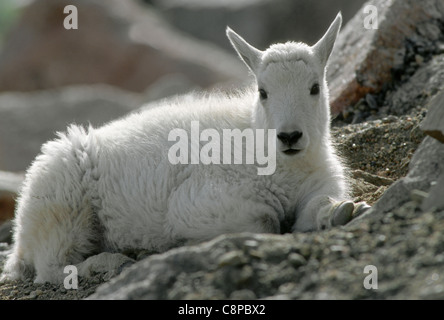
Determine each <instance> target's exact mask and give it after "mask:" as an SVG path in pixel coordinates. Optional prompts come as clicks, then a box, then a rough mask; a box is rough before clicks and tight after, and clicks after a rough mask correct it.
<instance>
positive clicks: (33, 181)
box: [2, 14, 368, 283]
mask: <svg viewBox="0 0 444 320" xmlns="http://www.w3.org/2000/svg"><path fill="white" fill-rule="evenodd" d="M341 22H342V18H341V15H340V14H338V16H337V17H336V19H335V20H334V22H333V23H332V25H331V26H330V28H329V29H328V31H327V32H326V34H325V35H324V36H323V37H322V39H320V40H319V42H317V43H316V44H315V45H314V46H312V47H310V46H308V45H306V44H303V43H295V42H287V43H284V44H275V45H272V46H271V47H270V48H269V49H267V50H266V51H260V50H258V49H256V48H254V47H252V46H251V45H249V44H248V43H247V42H246V41H245V40H244V39H243V38H241V37H240V36H239V35H237V34H236V33H235V32H233V31H232V30H231V29H229V28H227V36H228V38H229V39H230V41H231V43H232V44H233V46H234V48H235V49H236V51H237V52H238V54H239V55H240V57H241V58H242V60H243V61H244V62H245V63H246V64H247V66H248V67H249V69H250V70H251V71H252V72H253V73H254V75H255V78H256V81H255V85H254V89H249V90H247V91H246V92H238V93H236V94H233V95H232V96H229V95H227V94H221V93H218V94H216V93H213V94H207V95H197V94H190V95H186V96H179V97H175V98H171V99H169V100H165V101H163V102H161V103H158V104H157V105H154V106H152V107H151V108H149V109H146V110H144V111H141V112H139V113H134V114H131V115H129V116H127V117H126V118H123V119H120V120H117V121H114V122H111V123H109V124H107V125H105V126H103V127H101V128H97V129H94V128H89V129H88V130H85V129H83V128H80V127H77V126H74V125H72V126H70V127H69V128H68V130H67V133H66V134H59V138H58V139H56V140H53V141H50V142H48V143H46V144H45V145H44V146H43V147H42V153H41V154H40V155H39V156H38V157H37V158H36V159H35V161H34V162H33V164H32V166H31V167H30V168H29V170H28V172H27V175H26V181H25V184H24V186H23V188H22V190H21V194H20V198H19V201H18V206H17V210H16V218H15V227H14V245H13V249H12V252H11V254H10V255H9V257H8V259H7V262H6V264H5V267H4V271H3V276H2V278H3V280H8V279H23V278H27V277H35V282H53V283H57V282H58V283H61V282H63V277H64V276H65V275H64V274H63V268H64V267H65V266H66V265H72V264H78V263H80V262H82V261H83V260H85V258H87V257H88V256H91V255H93V254H97V253H99V252H103V251H112V252H116V251H124V250H131V249H147V250H152V251H154V252H162V251H165V250H168V249H170V248H172V247H175V246H178V245H180V244H183V243H186V242H188V241H191V242H196V241H202V240H207V239H211V238H213V237H215V236H217V235H220V234H223V233H234V232H244V231H246V232H263V233H279V232H284V231H286V230H282V226H284V225H285V224H286V223H287V224H288V223H291V225H293V227H292V230H293V231H309V230H319V229H323V228H328V227H331V226H335V225H341V224H345V223H346V222H348V221H349V220H350V219H351V218H352V216H353V215H354V214H357V213H359V212H362V211H363V210H366V209H367V208H368V206H367V205H365V204H364V203H360V204H356V205H355V204H354V203H353V202H351V201H348V200H347V199H348V198H347V192H348V190H347V181H346V179H345V177H344V172H343V171H344V170H343V167H342V165H341V162H340V161H339V159H338V157H337V156H336V155H335V151H334V149H333V147H332V144H331V141H330V131H329V126H330V111H329V103H328V88H327V83H326V80H325V73H326V64H327V60H328V58H329V56H330V53H331V51H332V48H333V45H334V42H335V39H336V36H337V34H338V31H339V29H340V26H341ZM192 121H198V123H199V126H200V128H201V129H212V130H216V132H219V133H222V132H223V130H224V129H232V130H233V129H239V130H245V129H253V130H256V129H267V130H268V129H275V130H276V131H275V132H276V133H275V135H274V136H272V137H273V140H271V141H272V142H273V143H272V144H274V145H275V146H276V149H277V150H276V167H275V172H274V173H273V174H269V175H258V172H257V168H258V165H257V164H245V163H244V164H235V165H230V164H225V163H220V164H203V163H199V164H180V163H179V164H172V163H171V161H169V158H168V154H169V150H170V148H171V147H172V146H173V145H174V144H173V142H172V141H169V139H168V137H169V134H170V132H172V130H174V129H177V128H180V129H183V130H185V132H187V133H190V130H191V123H192ZM213 132H214V131H213ZM190 143H192V142H190ZM219 143H222V142H221V141H219ZM200 144H201V145H200V147H202V146H203V145H205V144H204V143H203V142H202V141H200ZM269 144H270V143H268V144H267V145H269ZM244 147H245V145H244ZM230 152H231V150H230ZM288 231H290V230H288Z"/></svg>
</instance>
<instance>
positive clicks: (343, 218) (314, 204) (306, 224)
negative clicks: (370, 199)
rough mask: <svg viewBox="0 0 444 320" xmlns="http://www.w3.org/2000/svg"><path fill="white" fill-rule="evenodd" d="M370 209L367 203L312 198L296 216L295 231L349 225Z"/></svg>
mask: <svg viewBox="0 0 444 320" xmlns="http://www.w3.org/2000/svg"><path fill="white" fill-rule="evenodd" d="M368 209H370V206H369V205H367V204H366V203H365V202H358V203H354V202H353V201H350V200H342V201H338V200H334V199H332V198H330V197H329V196H326V195H318V196H315V197H313V198H311V199H310V200H309V201H308V202H307V203H306V205H305V206H303V207H302V208H301V209H300V210H299V212H298V213H297V216H296V223H295V224H294V226H293V229H292V230H293V231H312V230H324V229H329V228H331V227H334V226H341V225H345V224H347V223H348V222H349V221H350V220H352V219H353V218H355V217H357V216H359V215H361V214H363V213H364V212H365V211H367V210H368Z"/></svg>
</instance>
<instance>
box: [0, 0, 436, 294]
mask: <svg viewBox="0 0 444 320" xmlns="http://www.w3.org/2000/svg"><path fill="white" fill-rule="evenodd" d="M409 1H410V0H408V1H406V2H409ZM438 2H439V1H437V2H435V1H434V0H427V1H424V7H427V6H432V7H433V6H435V5H436V6H437V7H439V3H438ZM371 3H373V4H375V5H377V6H379V5H381V6H382V3H385V4H384V6H385V5H386V3H388V2H383V1H371ZM390 3H394V6H395V4H396V3H401V5H402V6H404V5H405V4H404V3H405V2H403V1H396V0H393V1H390ZM437 3H438V4H437ZM406 6H407V7H408V5H406ZM381 8H382V7H381ZM384 8H386V7H384ZM398 9H399V7H397V10H398ZM441 9H442V10H441V11H440V12H441V13H442V16H441V17H438V14H437V13H436V14H435V15H434V16H433V18H431V19H430V20H427V21H426V22H427V23H426V24H424V26H425V27H424V28H423V29H422V28H419V27H418V28H417V29H416V31H413V33H412V34H410V35H409V36H407V37H406V38H405V41H404V42H403V43H402V46H401V47H400V48H397V49H396V50H397V52H398V53H399V52H400V54H401V55H400V57H401V58H399V57H398V58H397V59H395V60H394V61H392V68H391V72H392V78H391V80H390V81H386V82H385V83H384V84H383V85H382V86H380V87H379V88H378V89H377V90H374V91H371V92H367V91H366V93H365V94H363V95H361V97H359V98H357V99H355V101H354V102H353V103H350V104H348V105H345V106H343V108H342V109H341V112H340V113H339V115H338V116H336V117H335V119H334V120H333V122H332V134H333V138H334V141H335V144H336V147H337V150H338V153H339V154H340V155H341V156H342V157H343V159H344V162H345V163H346V164H347V166H348V168H349V177H350V182H351V184H352V186H353V198H354V199H355V200H356V201H366V202H368V203H369V204H371V205H373V208H372V209H371V210H370V211H369V212H368V213H366V214H365V215H363V216H361V217H357V218H355V219H354V220H353V221H351V222H350V223H349V224H347V225H346V226H343V227H336V228H333V229H331V230H326V231H322V232H311V233H297V234H284V235H268V234H236V235H224V236H220V237H218V238H216V239H214V240H212V241H210V242H207V243H203V244H199V245H195V246H185V247H182V248H177V249H173V250H171V251H169V252H166V253H164V254H159V255H149V254H148V253H147V252H127V253H125V254H126V256H123V255H117V254H116V255H112V254H109V255H98V256H94V257H92V258H90V259H88V260H87V262H85V264H83V265H82V268H86V269H88V268H91V270H94V265H95V264H99V263H100V262H101V261H102V262H103V261H105V260H106V259H109V261H111V262H112V263H111V264H109V265H110V267H109V269H107V270H99V271H98V272H96V273H92V274H90V276H89V277H88V278H82V277H80V278H79V284H78V289H77V290H67V289H65V288H64V287H63V285H49V284H44V285H40V284H33V283H32V281H31V280H29V281H20V282H12V283H4V284H1V285H0V298H1V299H83V298H90V299H257V298H265V299H442V298H444V274H443V272H442V270H443V268H444V206H442V205H440V204H439V203H434V202H433V201H431V199H435V198H436V195H438V196H439V194H441V193H442V192H443V191H442V190H443V189H442V186H443V183H441V184H440V182H439V181H441V180H443V181H444V179H443V178H442V177H443V175H444V163H443V162H442V159H443V158H444V144H442V143H441V142H438V141H437V140H435V139H433V138H431V137H429V136H426V135H425V134H424V132H423V131H422V130H421V123H422V121H423V120H424V118H425V117H426V116H427V115H428V114H429V113H430V110H431V109H432V108H439V107H442V106H441V105H439V103H438V102H439V101H440V100H439V99H438V100H437V99H436V97H437V96H438V95H439V94H443V93H442V92H443V90H444V87H443V86H442V83H444V71H443V70H444V49H443V48H444V46H443V44H444V41H443V40H444V37H443V34H442V31H443V27H442V26H444V24H443V23H442V21H444V19H443V18H444V8H441ZM384 10H386V11H384ZM381 12H384V14H385V13H386V12H390V10H389V9H381ZM397 12H398V13H399V11H397ZM387 14H388V13H387ZM399 16H402V15H399ZM350 29H351V28H350ZM355 30H357V28H355ZM437 30H438V31H437ZM380 32H381V33H384V32H385V31H384V30H380ZM431 39H432V40H431ZM369 47H372V45H370V46H369ZM362 50H364V49H362ZM364 63H365V62H364ZM355 68H356V69H357V70H360V72H361V71H362V70H363V69H365V68H363V67H362V65H359V66H355ZM356 74H358V73H355V72H353V75H354V76H356ZM373 76H374V75H373ZM352 82H353V81H352ZM360 85H362V83H361V84H360ZM344 92H347V90H344ZM0 100H1V97H0ZM101 100H102V101H103V99H101ZM105 100H106V99H105ZM125 101H126V102H127V101H128V100H125ZM131 101H133V100H131ZM349 101H352V98H349ZM1 233H2V232H1V227H0V237H1ZM9 248H10V245H9V244H8V243H1V244H0V271H1V265H2V262H3V261H4V258H5V254H6V253H7V251H8V249H9ZM106 261H108V260H106ZM367 266H374V267H375V268H376V270H377V286H378V287H377V289H376V288H373V289H372V288H370V289H368V288H365V286H364V283H365V281H366V277H367V276H368V275H370V273H366V267H367ZM372 274H373V275H375V274H374V272H373V273H372ZM371 284H372V285H376V283H375V281H374V280H373V281H372V283H371Z"/></svg>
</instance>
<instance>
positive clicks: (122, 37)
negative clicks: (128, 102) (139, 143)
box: [0, 0, 243, 92]
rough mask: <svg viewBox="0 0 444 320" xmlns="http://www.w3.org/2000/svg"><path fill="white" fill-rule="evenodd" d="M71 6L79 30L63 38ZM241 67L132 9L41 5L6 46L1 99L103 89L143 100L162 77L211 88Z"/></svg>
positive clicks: (41, 0)
mask: <svg viewBox="0 0 444 320" xmlns="http://www.w3.org/2000/svg"><path fill="white" fill-rule="evenodd" d="M72 4H74V5H75V6H76V7H77V9H78V18H79V21H78V25H79V28H78V29H77V30H65V29H64V27H63V21H64V19H65V17H66V16H67V15H66V14H64V12H63V9H64V7H65V6H66V5H72ZM239 66H240V62H239V61H238V59H236V57H235V56H234V55H228V54H224V53H223V52H221V51H220V50H218V49H217V48H215V47H214V46H211V45H207V44H206V43H204V42H202V41H195V40H193V39H191V38H190V37H186V36H184V35H182V34H178V33H177V32H176V31H174V30H173V29H172V28H170V27H169V26H168V25H167V24H166V23H164V22H163V21H162V20H161V19H159V18H158V17H157V15H156V14H155V13H154V12H152V11H150V10H149V9H148V8H146V7H144V6H141V5H140V4H139V3H138V2H136V1H119V0H109V1H101V0H78V1H75V3H73V2H72V1H69V0H38V1H33V2H32V3H31V4H30V5H29V6H27V7H26V8H25V9H24V10H23V14H22V15H21V17H20V19H19V21H18V22H17V23H16V26H15V28H13V29H12V30H11V31H10V32H9V34H8V36H7V38H6V39H5V42H4V44H3V48H2V51H1V52H0V91H16V90H19V91H29V90H36V89H47V88H54V87H59V86H65V85H72V84H92V83H106V84H110V85H114V86H118V87H120V88H123V89H127V90H130V91H138V92H140V91H143V90H145V89H146V88H147V87H149V86H150V85H151V84H152V83H154V82H155V81H157V80H158V79H159V78H160V77H162V76H165V75H167V74H182V75H184V76H186V77H187V78H189V79H190V80H191V81H193V82H194V83H196V84H197V85H199V86H203V87H208V86H211V85H213V84H215V83H218V82H221V81H227V80H231V79H236V78H238V77H242V76H243V75H242V74H241V72H240V70H242V69H240V68H239ZM242 71H243V70H242Z"/></svg>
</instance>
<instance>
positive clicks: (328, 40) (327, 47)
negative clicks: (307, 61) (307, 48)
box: [313, 12, 342, 66]
mask: <svg viewBox="0 0 444 320" xmlns="http://www.w3.org/2000/svg"><path fill="white" fill-rule="evenodd" d="M341 25H342V14H341V12H339V13H338V15H337V16H336V18H335V20H334V21H333V22H332V24H331V25H330V27H329V28H328V30H327V32H326V33H325V34H324V36H323V37H322V38H321V40H319V41H318V42H317V43H316V44H315V45H314V46H313V50H314V52H315V53H316V55H317V56H318V57H319V59H320V60H321V63H322V64H323V65H324V66H325V65H326V64H327V61H328V58H329V57H330V54H331V52H332V50H333V46H334V44H335V41H336V37H337V36H338V33H339V29H341Z"/></svg>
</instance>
